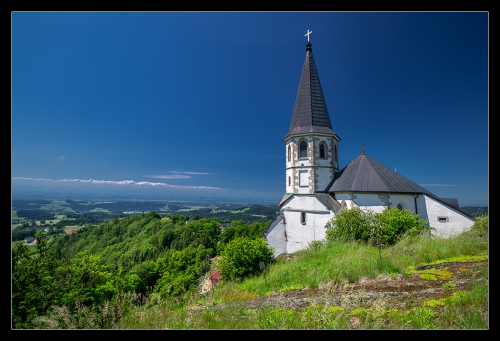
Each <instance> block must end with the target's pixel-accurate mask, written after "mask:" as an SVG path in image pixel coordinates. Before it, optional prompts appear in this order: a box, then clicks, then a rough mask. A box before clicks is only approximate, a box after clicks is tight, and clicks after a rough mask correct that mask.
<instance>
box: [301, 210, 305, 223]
mask: <svg viewBox="0 0 500 341" xmlns="http://www.w3.org/2000/svg"><path fill="white" fill-rule="evenodd" d="M300 223H301V224H302V225H305V224H306V212H301V213H300Z"/></svg>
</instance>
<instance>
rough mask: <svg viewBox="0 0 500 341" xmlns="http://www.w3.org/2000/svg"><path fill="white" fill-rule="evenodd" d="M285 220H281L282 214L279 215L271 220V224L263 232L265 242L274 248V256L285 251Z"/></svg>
mask: <svg viewBox="0 0 500 341" xmlns="http://www.w3.org/2000/svg"><path fill="white" fill-rule="evenodd" d="M285 222H286V221H285ZM285 222H284V221H283V219H282V216H281V215H279V216H277V217H276V218H275V219H274V220H273V221H272V222H271V224H270V225H269V226H268V228H267V229H266V231H265V232H264V237H265V238H266V240H267V244H268V245H269V246H271V247H272V248H273V249H274V254H273V255H274V257H277V256H279V255H281V254H282V253H286V252H287V251H286V237H285V227H286V224H284V223H285Z"/></svg>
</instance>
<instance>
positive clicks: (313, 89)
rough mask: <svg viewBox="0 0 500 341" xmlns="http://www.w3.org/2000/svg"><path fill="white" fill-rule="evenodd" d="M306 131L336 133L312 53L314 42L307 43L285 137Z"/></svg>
mask: <svg viewBox="0 0 500 341" xmlns="http://www.w3.org/2000/svg"><path fill="white" fill-rule="evenodd" d="M304 133H324V134H331V135H335V133H334V132H333V130H332V124H331V123H330V117H329V116H328V110H327V108H326V103H325V98H324V97H323V90H321V84H320V83H319V77H318V72H317V71H316V64H315V63H314V58H313V55H312V44H311V43H309V42H308V43H307V45H306V57H305V60H304V65H303V66H302V74H301V75H300V82H299V88H298V90H297V96H296V97H295V105H294V107H293V113H292V120H291V122H290V129H289V130H288V133H287V134H286V136H285V138H284V139H287V138H288V137H289V136H290V135H295V134H304Z"/></svg>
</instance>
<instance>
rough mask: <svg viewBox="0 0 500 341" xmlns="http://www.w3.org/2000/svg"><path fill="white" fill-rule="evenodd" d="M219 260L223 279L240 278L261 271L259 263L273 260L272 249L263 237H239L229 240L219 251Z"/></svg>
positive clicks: (267, 262)
mask: <svg viewBox="0 0 500 341" xmlns="http://www.w3.org/2000/svg"><path fill="white" fill-rule="evenodd" d="M221 256H222V257H221V260H220V262H219V267H220V273H221V275H222V278H223V280H231V279H241V278H244V277H247V276H251V275H256V274H258V273H259V272H261V269H260V266H259V263H260V262H264V263H265V264H270V263H272V262H273V260H274V258H273V250H272V248H271V247H270V246H269V245H268V244H267V242H266V240H265V239H264V238H263V237H260V238H256V239H250V238H248V237H239V238H236V239H233V240H231V241H230V242H229V243H228V244H227V245H226V246H225V248H224V250H223V251H222V253H221Z"/></svg>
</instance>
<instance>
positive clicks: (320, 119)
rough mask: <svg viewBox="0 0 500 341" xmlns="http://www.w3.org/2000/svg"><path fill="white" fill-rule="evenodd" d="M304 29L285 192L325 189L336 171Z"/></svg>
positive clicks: (332, 137)
mask: <svg viewBox="0 0 500 341" xmlns="http://www.w3.org/2000/svg"><path fill="white" fill-rule="evenodd" d="M311 33H312V32H311V31H309V30H308V31H307V33H306V36H307V44H306V56H305V59H304V65H303V66H302V74H301V76H300V82H299V88H298V90H297V96H296V97H295V104H294V107H293V113H292V120H291V122H290V129H289V130H288V133H287V134H286V136H285V137H284V139H283V140H284V141H285V143H286V147H285V148H286V193H287V194H314V193H316V192H323V191H325V189H326V187H327V186H328V184H329V183H330V182H331V180H332V179H333V176H334V175H335V172H336V171H338V169H339V167H338V142H339V141H340V138H339V137H338V136H337V134H335V133H334V132H333V130H332V124H331V122H330V116H329V115H328V110H327V108H326V103H325V99H324V97H323V91H322V89H321V84H320V82H319V77H318V72H317V70H316V64H315V63H314V58H313V54H312V44H311V42H310V41H309V36H310V34H311Z"/></svg>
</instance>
